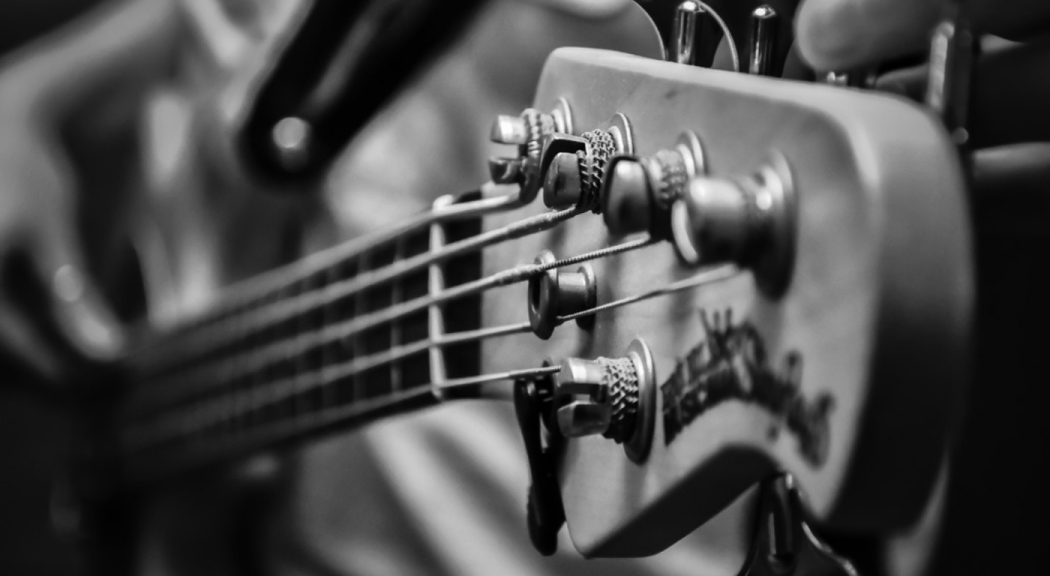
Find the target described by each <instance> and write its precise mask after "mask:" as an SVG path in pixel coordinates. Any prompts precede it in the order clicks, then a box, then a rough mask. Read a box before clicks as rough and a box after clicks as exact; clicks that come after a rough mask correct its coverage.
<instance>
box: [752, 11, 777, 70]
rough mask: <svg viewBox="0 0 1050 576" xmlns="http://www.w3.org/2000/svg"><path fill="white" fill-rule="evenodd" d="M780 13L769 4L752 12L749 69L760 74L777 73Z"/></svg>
mask: <svg viewBox="0 0 1050 576" xmlns="http://www.w3.org/2000/svg"><path fill="white" fill-rule="evenodd" d="M779 23H780V15H779V14H777V12H776V10H773V8H772V7H771V6H769V5H768V4H763V5H761V6H759V7H758V8H755V10H754V11H753V12H751V54H750V56H749V57H748V66H747V71H748V72H749V73H751V74H756V75H759V76H772V75H774V74H776V65H775V63H774V54H775V52H776V45H777V26H778V25H779Z"/></svg>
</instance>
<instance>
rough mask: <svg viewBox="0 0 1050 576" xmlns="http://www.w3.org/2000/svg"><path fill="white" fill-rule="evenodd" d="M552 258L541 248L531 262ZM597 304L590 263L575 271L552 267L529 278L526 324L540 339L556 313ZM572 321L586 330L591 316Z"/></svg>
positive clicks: (548, 332) (554, 324)
mask: <svg viewBox="0 0 1050 576" xmlns="http://www.w3.org/2000/svg"><path fill="white" fill-rule="evenodd" d="M556 261H557V260H556V259H555V258H554V254H553V253H552V252H551V251H550V250H544V251H543V252H541V253H540V255H539V256H537V257H536V261H535V263H536V264H538V265H550V264H553V263H554V262H556ZM597 305H598V281H597V279H596V277H595V275H594V268H593V267H591V265H590V264H583V265H582V266H580V267H579V268H577V269H576V271H575V272H569V271H567V270H561V269H558V268H552V269H550V270H547V271H546V272H544V273H543V274H540V275H539V276H534V277H533V278H531V279H529V326H531V327H532V332H533V333H534V334H535V335H536V336H538V337H540V338H542V339H544V340H546V339H548V338H550V337H551V335H552V334H553V333H554V328H556V327H557V326H558V317H559V316H568V315H570V314H575V313H577V312H582V311H584V310H590V309H591V308H594V307H595V306H597ZM576 325H577V326H579V327H580V328H582V329H584V330H590V329H591V328H592V327H593V326H594V316H593V315H585V316H580V317H579V318H577V319H576Z"/></svg>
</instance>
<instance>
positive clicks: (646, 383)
mask: <svg viewBox="0 0 1050 576" xmlns="http://www.w3.org/2000/svg"><path fill="white" fill-rule="evenodd" d="M653 366H654V364H653V358H652V353H651V352H650V351H649V347H648V346H646V344H645V342H643V341H642V340H635V341H633V342H632V343H631V345H630V346H629V347H628V348H627V352H626V353H625V354H624V355H623V356H621V357H619V358H596V359H594V360H584V359H582V358H567V359H565V360H564V361H562V363H561V371H560V372H558V375H557V377H556V378H555V388H554V404H555V406H558V409H557V412H556V416H557V422H558V429H559V430H560V431H561V433H562V435H563V436H566V437H568V438H580V437H583V436H596V435H599V434H601V435H602V436H604V437H606V438H609V439H611V440H613V441H614V442H616V443H617V444H624V448H625V450H626V451H627V454H628V456H629V457H631V459H632V460H634V461H636V462H641V461H644V460H645V458H646V456H648V453H649V447H650V444H651V443H652V436H653V428H654V426H655V410H656V401H655V400H656V399H655V391H656V374H655V370H654V368H653Z"/></svg>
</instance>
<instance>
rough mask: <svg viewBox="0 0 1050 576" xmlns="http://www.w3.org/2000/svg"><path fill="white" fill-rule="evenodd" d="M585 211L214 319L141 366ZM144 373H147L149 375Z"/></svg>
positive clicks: (541, 217) (528, 223)
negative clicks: (205, 326)
mask: <svg viewBox="0 0 1050 576" xmlns="http://www.w3.org/2000/svg"><path fill="white" fill-rule="evenodd" d="M586 212H587V211H586V210H583V209H579V208H569V209H566V210H561V211H556V212H545V213H543V214H538V215H535V216H531V217H527V218H524V219H522V220H519V221H517V222H513V223H510V224H507V225H505V226H501V227H499V228H495V229H493V230H489V231H486V232H482V233H481V234H478V235H476V236H471V237H469V238H465V239H463V240H460V241H457V242H453V243H451V244H448V245H446V246H444V247H443V248H442V249H441V250H437V251H433V252H424V253H422V254H418V255H416V256H412V257H410V258H408V259H407V260H402V261H400V262H394V263H392V264H389V265H386V266H384V267H381V268H377V269H375V270H369V271H367V272H364V273H363V274H359V275H357V276H355V277H353V278H351V279H347V280H344V281H341V282H338V283H336V284H333V285H330V286H328V287H327V288H326V289H324V290H319V291H315V292H308V293H304V294H301V295H297V296H294V297H292V298H289V299H286V300H282V301H280V302H277V303H274V304H270V305H263V306H262V308H259V309H254V310H251V311H250V312H248V313H247V314H248V316H247V317H248V318H251V319H253V320H251V321H248V322H246V321H245V317H244V316H234V317H232V318H227V319H224V320H220V321H219V324H218V325H217V326H209V327H208V328H207V330H206V331H204V332H203V333H198V334H185V335H183V337H182V338H177V339H176V340H174V341H170V342H169V345H168V346H167V347H166V350H164V354H163V356H162V357H160V358H156V357H153V358H151V357H150V356H149V355H148V352H147V353H146V356H144V357H143V358H144V359H145V360H147V364H152V368H153V372H154V373H155V372H157V371H158V370H157V369H158V367H160V368H163V367H165V366H178V365H181V364H184V363H185V362H187V361H189V360H191V359H192V358H193V357H195V355H203V354H205V353H208V352H214V351H215V349H216V348H217V343H216V340H218V341H219V342H220V343H222V342H229V341H230V340H236V339H237V338H238V337H239V336H240V335H241V332H242V330H244V329H245V327H244V324H245V323H247V324H248V327H249V328H253V327H254V328H261V327H265V326H266V325H272V324H275V323H279V322H281V321H283V320H288V319H290V318H293V317H295V316H297V315H299V314H304V313H306V312H310V311H315V310H317V309H320V308H322V307H323V306H326V305H330V304H334V303H335V302H336V301H339V300H342V299H346V298H349V297H351V296H355V295H358V294H360V293H361V292H363V291H365V290H369V289H373V288H376V287H378V286H380V285H383V284H386V283H389V282H394V281H396V280H399V279H402V278H404V277H405V276H407V275H409V274H413V273H416V272H420V271H423V270H425V269H426V268H428V267H429V266H432V265H435V264H440V263H442V262H444V261H446V260H448V259H451V258H454V257H457V256H463V255H466V254H470V253H473V252H477V251H479V250H481V249H483V248H485V247H488V246H492V245H496V244H500V243H503V242H507V241H509V240H514V239H517V238H521V237H524V236H528V235H531V234H536V233H539V232H543V231H546V230H549V229H551V228H553V227H554V226H557V225H558V224H560V223H562V222H564V221H566V220H568V219H570V218H572V217H574V216H577V215H580V214H583V213H586ZM254 325H262V326H254ZM191 336H192V337H191ZM141 368H144V367H141ZM145 372H149V370H146V371H145Z"/></svg>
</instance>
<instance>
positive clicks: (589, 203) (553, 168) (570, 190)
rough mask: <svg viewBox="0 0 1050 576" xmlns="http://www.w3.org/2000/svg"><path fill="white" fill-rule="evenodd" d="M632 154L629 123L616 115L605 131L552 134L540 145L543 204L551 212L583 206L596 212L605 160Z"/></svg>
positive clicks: (606, 161) (632, 140) (624, 117)
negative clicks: (541, 152)
mask: <svg viewBox="0 0 1050 576" xmlns="http://www.w3.org/2000/svg"><path fill="white" fill-rule="evenodd" d="M633 152H634V135H633V133H632V131H631V123H630V121H629V120H628V119H627V117H626V116H624V115H623V114H616V115H614V116H613V118H612V120H611V121H610V122H609V127H608V128H606V129H598V130H591V131H590V132H584V133H583V134H581V135H580V136H571V135H568V134H552V135H550V136H548V137H547V139H546V140H545V141H544V144H543V155H542V160H541V161H540V173H541V174H543V175H544V176H543V203H544V204H545V205H546V206H547V207H548V208H552V209H558V210H560V209H565V208H569V207H572V206H583V207H587V208H592V209H593V210H595V211H598V210H600V204H599V202H598V200H599V192H600V190H601V187H602V183H603V182H604V181H605V175H606V168H607V166H608V164H609V160H610V159H612V158H613V157H615V156H617V155H620V154H632V153H633Z"/></svg>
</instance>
